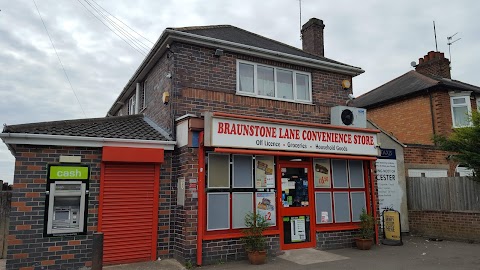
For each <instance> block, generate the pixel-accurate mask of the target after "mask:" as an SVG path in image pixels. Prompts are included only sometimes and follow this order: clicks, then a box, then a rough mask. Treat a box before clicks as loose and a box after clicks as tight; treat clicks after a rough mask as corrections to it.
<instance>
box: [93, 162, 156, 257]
mask: <svg viewBox="0 0 480 270" xmlns="http://www.w3.org/2000/svg"><path fill="white" fill-rule="evenodd" d="M102 167H103V169H102V182H101V187H100V215H99V231H101V232H103V234H104V242H103V262H104V264H120V263H130V262H140V261H151V260H155V259H156V245H157V224H158V179H159V165H155V164H138V163H137V164H131V163H128V164H125V163H104V164H103V166H102Z"/></svg>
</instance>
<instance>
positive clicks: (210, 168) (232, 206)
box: [206, 153, 275, 231]
mask: <svg viewBox="0 0 480 270" xmlns="http://www.w3.org/2000/svg"><path fill="white" fill-rule="evenodd" d="M257 158H258V160H259V161H258V162H261V164H262V165H264V166H263V167H262V168H263V169H264V174H265V173H270V170H272V172H271V173H272V175H273V157H263V156H257ZM265 160H268V161H270V160H271V161H272V163H271V164H270V162H267V163H268V164H270V165H271V166H270V165H268V164H267V163H266V162H263V161H265ZM257 167H258V164H257V165H255V158H254V156H252V155H230V154H219V153H208V154H207V158H206V172H207V175H206V180H207V181H206V182H207V183H206V190H207V231H224V230H232V229H240V228H244V227H245V224H244V218H245V215H246V214H247V213H249V212H253V211H254V205H255V198H256V197H257V194H256V193H257V189H256V187H255V185H254V181H253V179H254V176H255V174H257V175H256V176H255V177H257V178H258V177H261V175H259V173H255V171H256V170H255V169H256V168H257ZM268 169H270V170H268ZM263 193H265V192H263ZM272 203H275V202H272ZM272 225H274V224H273V223H272Z"/></svg>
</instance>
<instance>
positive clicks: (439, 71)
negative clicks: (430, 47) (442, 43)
mask: <svg viewBox="0 0 480 270" xmlns="http://www.w3.org/2000/svg"><path fill="white" fill-rule="evenodd" d="M415 71H417V72H418V73H421V74H423V75H427V76H438V77H442V78H447V79H451V75H450V60H448V59H447V58H445V54H444V53H441V52H434V51H430V52H428V54H427V55H425V56H424V57H423V58H419V59H418V65H416V66H415Z"/></svg>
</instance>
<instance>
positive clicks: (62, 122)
mask: <svg viewBox="0 0 480 270" xmlns="http://www.w3.org/2000/svg"><path fill="white" fill-rule="evenodd" d="M137 117H142V118H143V114H133V115H123V116H110V117H98V118H79V119H67V120H55V121H44V122H35V123H25V124H18V125H5V127H4V132H8V130H9V129H11V128H13V129H15V128H26V127H42V126H52V125H55V124H76V123H84V122H87V123H89V122H96V121H102V122H104V121H111V120H116V119H119V118H125V119H129V118H137Z"/></svg>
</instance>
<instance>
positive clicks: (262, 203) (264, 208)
mask: <svg viewBox="0 0 480 270" xmlns="http://www.w3.org/2000/svg"><path fill="white" fill-rule="evenodd" d="M255 203H256V205H255V210H256V211H257V214H258V215H262V216H264V217H265V219H266V220H267V221H268V223H269V224H270V225H271V226H275V225H276V224H277V222H276V221H277V216H276V207H275V192H257V193H255Z"/></svg>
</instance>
